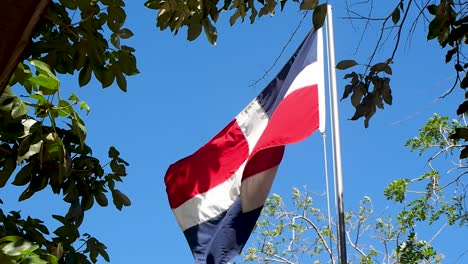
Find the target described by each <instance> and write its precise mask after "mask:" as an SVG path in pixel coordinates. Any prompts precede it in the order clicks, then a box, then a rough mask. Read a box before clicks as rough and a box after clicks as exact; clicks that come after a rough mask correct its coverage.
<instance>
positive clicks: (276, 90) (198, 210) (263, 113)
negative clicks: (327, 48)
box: [165, 29, 325, 264]
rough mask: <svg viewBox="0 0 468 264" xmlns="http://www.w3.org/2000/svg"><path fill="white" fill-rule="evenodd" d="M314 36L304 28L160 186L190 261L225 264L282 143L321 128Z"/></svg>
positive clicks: (320, 74)
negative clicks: (253, 92) (256, 90)
mask: <svg viewBox="0 0 468 264" xmlns="http://www.w3.org/2000/svg"><path fill="white" fill-rule="evenodd" d="M323 102H324V70H323V45H322V32H321V29H319V30H318V31H311V32H310V33H309V34H308V35H307V37H306V39H305V40H304V41H303V42H302V44H301V45H300V46H299V48H298V49H297V50H296V52H295V53H294V55H293V56H292V57H291V58H290V59H289V61H288V62H287V63H286V65H285V66H284V67H283V68H282V69H281V71H280V72H279V74H278V75H277V76H276V77H275V78H274V79H273V80H272V81H271V82H270V83H269V84H268V86H267V87H266V88H265V89H264V90H263V91H262V92H261V93H260V94H259V95H258V96H257V97H256V98H255V99H254V100H253V101H252V102H251V103H250V104H249V105H248V106H247V107H246V108H245V109H244V110H242V112H240V113H239V114H238V115H237V116H236V118H235V119H234V120H232V121H231V122H230V123H229V124H228V125H227V126H226V127H225V128H224V129H223V130H222V131H221V132H219V133H218V134H217V135H216V136H215V137H214V138H213V139H211V140H210V141H209V142H208V143H206V144H205V145H204V146H202V147H201V148H200V149H199V150H197V151H196V152H195V153H193V154H192V155H190V156H188V157H186V158H184V159H181V160H179V161H177V162H176V163H174V164H172V165H171V166H170V167H169V169H168V170H167V172H166V176H165V184H166V191H167V195H168V199H169V204H170V206H171V209H172V211H173V213H174V215H175V217H176V219H177V222H178V224H179V226H180V228H181V229H182V231H183V232H184V235H185V237H186V239H187V241H188V244H189V246H190V249H191V250H192V254H193V255H194V258H195V262H196V263H199V264H205V263H207V264H220V263H227V262H228V261H229V260H230V259H231V258H233V257H235V256H236V255H238V254H239V253H240V252H241V250H242V248H243V246H244V245H245V243H246V242H247V239H248V238H249V236H250V234H251V232H252V230H253V228H254V226H255V223H256V221H257V219H258V217H259V215H260V212H261V210H262V207H263V205H264V203H265V200H266V198H267V196H268V193H269V191H270V188H271V185H272V183H273V179H274V177H275V174H276V171H277V170H278V166H279V164H280V162H281V159H282V157H283V153H284V149H285V145H287V144H290V143H294V142H298V141H301V140H303V139H305V138H306V137H308V136H309V135H310V134H312V132H314V131H315V130H317V129H323V127H324V113H325V111H324V110H325V109H324V103H323Z"/></svg>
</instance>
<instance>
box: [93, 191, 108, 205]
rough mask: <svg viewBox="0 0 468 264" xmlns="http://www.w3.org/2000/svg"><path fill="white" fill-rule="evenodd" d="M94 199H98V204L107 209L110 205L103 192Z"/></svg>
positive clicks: (95, 195)
mask: <svg viewBox="0 0 468 264" xmlns="http://www.w3.org/2000/svg"><path fill="white" fill-rule="evenodd" d="M94 198H95V199H96V202H97V203H98V204H99V205H100V206H102V207H105V206H107V205H108V204H109V201H108V200H107V197H106V195H105V194H104V193H102V192H97V193H95V194H94Z"/></svg>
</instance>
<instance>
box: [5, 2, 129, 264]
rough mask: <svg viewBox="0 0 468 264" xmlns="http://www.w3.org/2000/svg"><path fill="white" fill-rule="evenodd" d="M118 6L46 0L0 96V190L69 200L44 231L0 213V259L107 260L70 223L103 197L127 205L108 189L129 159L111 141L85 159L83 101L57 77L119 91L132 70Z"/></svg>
mask: <svg viewBox="0 0 468 264" xmlns="http://www.w3.org/2000/svg"><path fill="white" fill-rule="evenodd" d="M123 7H124V2H123V1H122V0H100V1H98V0H93V1H89V0H60V1H54V2H52V3H51V4H50V5H49V7H48V10H47V13H46V14H45V19H44V20H43V21H42V23H41V24H40V25H39V27H38V29H37V31H36V35H35V36H34V38H33V41H32V43H31V44H30V46H29V47H28V48H27V50H26V52H25V56H24V61H22V62H20V63H19V64H18V66H17V69H16V71H15V72H14V74H13V76H12V77H11V79H10V82H9V84H8V86H7V88H6V89H5V92H4V93H3V94H1V97H0V188H7V187H6V186H7V185H10V184H11V185H15V186H20V187H22V188H24V191H23V192H22V194H21V195H20V196H19V198H18V200H19V201H23V200H27V199H31V198H32V197H33V196H34V194H36V193H37V192H40V191H47V190H51V191H52V193H53V194H55V195H57V196H59V197H62V198H63V200H64V201H65V202H66V203H67V204H69V209H68V211H67V212H66V213H65V214H64V215H52V217H53V218H54V219H55V220H57V221H58V222H60V226H59V227H58V228H56V229H55V230H54V231H53V232H52V233H50V230H49V228H48V227H47V226H46V225H45V224H44V223H45V221H44V220H41V219H36V218H32V217H30V216H27V217H24V216H22V215H21V214H20V211H11V212H9V213H6V212H4V211H3V210H1V209H0V262H1V263H95V262H96V261H97V259H98V256H101V257H102V258H103V259H104V260H106V261H109V256H108V254H107V252H106V246H105V245H104V244H102V243H101V242H99V241H98V240H97V239H96V238H95V237H93V236H91V235H89V234H83V235H82V234H80V229H79V228H80V226H81V224H82V222H83V221H84V217H85V212H86V211H88V210H90V209H91V208H92V207H93V205H94V202H96V203H97V204H98V205H99V206H103V207H105V206H107V205H108V203H109V199H110V196H109V195H111V196H112V198H111V199H112V201H113V204H114V206H115V207H116V208H117V209H118V210H121V209H122V208H123V207H124V206H129V205H130V204H131V202H130V200H129V198H128V197H127V196H126V195H125V194H124V193H123V192H121V191H120V190H119V189H117V188H116V182H122V180H123V177H125V176H126V175H127V173H126V166H128V165H129V164H128V163H127V162H126V161H125V160H123V159H122V158H121V157H120V153H119V152H118V151H117V149H116V148H115V147H110V148H109V152H108V156H109V159H108V160H107V161H105V162H103V161H101V160H100V159H98V158H97V157H95V156H93V154H92V153H93V151H92V148H91V147H90V146H89V145H87V144H86V136H87V131H86V126H85V124H84V122H83V119H82V117H81V114H82V113H83V112H84V113H86V114H87V113H89V111H90V107H89V106H88V105H87V104H86V102H84V101H82V100H80V99H79V98H78V96H77V95H76V94H74V93H70V94H68V95H65V94H66V93H65V89H64V88H63V87H62V86H61V83H60V79H59V77H60V76H59V75H58V74H69V75H73V74H75V73H78V74H77V75H78V84H79V85H80V86H85V85H87V84H88V83H89V82H90V80H91V77H92V73H94V76H95V77H96V79H97V80H98V81H99V82H100V83H101V84H102V87H103V88H105V87H108V86H110V85H112V83H113V82H114V81H116V83H117V85H118V87H119V88H120V89H121V90H123V91H126V89H127V84H126V77H127V76H131V75H134V74H137V73H138V70H137V68H136V59H135V57H134V55H133V52H134V49H133V48H131V47H128V46H125V45H122V44H121V40H122V39H127V38H129V37H131V36H132V35H133V33H132V32H131V31H130V30H129V29H126V28H124V27H123V24H124V22H125V18H126V14H125V11H124V9H123ZM110 44H112V46H113V47H111V46H110ZM23 186H24V187H23ZM46 187H50V188H46ZM9 188H12V187H9ZM0 202H1V200H0ZM77 246H78V247H77Z"/></svg>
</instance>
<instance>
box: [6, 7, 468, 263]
mask: <svg viewBox="0 0 468 264" xmlns="http://www.w3.org/2000/svg"><path fill="white" fill-rule="evenodd" d="M333 3H336V6H335V7H334V10H335V11H334V12H335V17H334V21H335V45H336V47H335V48H336V58H337V61H340V60H342V59H345V58H352V57H353V58H356V60H358V61H361V62H364V61H365V59H366V52H367V54H369V52H370V48H371V47H372V43H373V41H374V40H375V34H369V35H367V36H366V37H365V38H364V40H363V42H362V45H361V47H360V51H359V52H358V53H357V54H355V50H356V45H357V44H356V43H357V41H358V40H359V39H360V37H361V35H360V32H361V31H360V29H361V28H360V27H359V26H358V25H356V28H353V26H352V25H351V24H350V21H349V20H345V19H342V17H344V16H346V13H345V11H344V6H343V4H342V3H341V1H333ZM333 3H332V4H333ZM126 4H127V8H126V11H127V23H126V26H127V27H128V28H130V29H131V30H132V31H133V32H134V33H135V36H134V37H133V38H131V39H130V40H129V41H127V42H125V44H127V45H129V46H132V47H134V48H136V56H137V60H138V67H139V70H140V72H141V74H139V75H137V76H135V77H131V78H129V79H128V92H127V93H123V92H121V91H120V90H119V89H118V88H117V86H116V85H113V86H112V87H111V88H107V89H105V90H103V89H101V88H100V84H99V83H98V82H97V81H93V82H91V84H89V85H88V86H87V87H85V88H81V89H79V90H78V91H76V94H77V95H78V96H79V97H80V99H83V100H85V101H87V103H88V104H89V105H90V106H91V113H90V114H89V116H88V117H86V118H85V122H86V125H87V128H88V144H89V145H91V146H92V147H93V148H94V152H95V154H97V155H98V156H99V157H102V158H103V159H105V158H106V157H107V150H108V147H109V146H111V145H114V146H116V148H117V149H118V150H119V151H120V152H121V156H122V158H124V159H125V160H127V161H128V162H129V163H130V167H129V168H128V169H127V172H128V176H127V177H126V178H125V182H124V184H120V185H119V186H118V188H119V189H121V190H122V191H123V192H124V193H126V194H127V195H128V196H129V197H130V198H131V200H132V206H131V207H128V208H124V209H123V211H122V212H118V211H117V210H116V209H114V208H113V207H112V206H109V207H108V208H100V207H99V206H98V205H96V206H95V208H93V210H92V211H90V212H89V213H88V214H87V215H86V218H85V222H84V224H83V227H82V233H86V232H88V233H90V234H92V235H93V236H96V237H97V238H98V239H100V240H101V242H103V243H104V244H106V245H107V246H108V253H109V255H110V257H111V263H115V264H126V263H193V258H192V255H191V253H190V250H189V248H188V245H187V243H186V241H185V238H184V236H183V234H182V232H181V231H180V229H179V227H178V225H177V223H176V221H175V218H174V216H173V215H172V212H171V210H170V208H169V204H168V202H167V198H166V193H165V187H164V182H163V178H164V174H165V171H166V169H167V167H168V166H169V165H170V164H171V163H173V162H175V161H177V160H178V159H180V158H183V157H185V156H187V155H189V154H191V153H192V152H194V151H195V150H196V149H197V148H198V147H200V146H201V145H203V144H204V143H205V142H206V141H207V140H209V139H210V138H211V137H213V136H214V135H215V134H216V133H217V132H218V131H219V130H220V129H221V128H223V127H224V126H225V125H226V124H227V122H228V121H230V120H232V118H233V117H234V116H235V115H237V113H238V112H239V111H241V110H242V109H243V108H244V106H246V105H247V104H248V103H249V102H250V101H251V100H252V99H253V98H254V97H255V96H256V95H257V94H258V93H259V92H260V91H261V90H262V88H263V86H264V85H266V83H267V82H268V81H269V80H270V79H271V78H273V77H274V74H276V72H277V71H278V70H279V67H281V66H282V64H283V63H284V62H285V61H286V60H287V59H288V58H289V56H290V55H291V54H292V52H293V50H294V49H295V48H296V47H297V45H298V43H299V42H300V41H301V40H302V38H303V37H304V36H305V34H306V32H307V31H308V30H309V29H310V28H311V19H310V15H309V16H308V17H307V18H306V19H305V21H304V23H303V25H302V26H301V27H300V29H299V31H298V33H297V35H296V36H295V37H294V38H293V40H292V42H291V44H290V45H289V46H288V47H287V49H286V51H285V53H284V55H283V56H282V57H281V58H280V60H279V63H278V65H276V67H275V68H274V69H273V70H272V72H271V73H270V74H269V75H268V76H267V78H266V80H264V81H260V82H259V84H257V85H255V86H250V85H251V84H252V83H254V82H255V81H256V80H258V79H259V78H260V77H262V76H263V74H264V73H265V71H266V70H267V69H268V68H269V67H270V66H271V65H272V63H273V61H274V60H275V58H276V57H277V56H278V54H279V53H280V51H281V49H282V48H283V46H284V45H285V44H286V42H287V41H288V39H289V38H290V36H291V34H292V32H293V31H294V29H295V28H296V25H297V24H298V23H299V21H300V20H301V18H302V13H300V12H298V11H296V10H298V4H296V3H293V2H291V3H288V4H287V6H286V9H285V12H283V13H277V14H276V15H275V16H273V17H263V18H261V19H259V20H258V21H257V22H256V23H255V24H254V25H250V24H249V23H248V20H246V21H245V22H244V23H239V22H240V21H238V23H237V24H236V25H235V26H234V27H230V26H229V24H228V17H227V16H226V17H224V18H225V19H221V20H220V21H219V22H218V24H217V28H218V31H219V34H220V36H219V38H218V45H217V46H212V45H210V44H209V43H208V41H207V40H206V39H205V37H204V35H202V36H201V37H200V38H199V39H197V40H196V41H194V42H188V41H186V39H185V37H186V35H185V31H181V32H180V34H179V35H177V36H175V37H174V36H173V34H172V33H170V32H160V31H159V30H158V29H157V28H156V27H155V17H156V14H155V13H154V12H153V11H152V10H148V9H146V8H145V7H144V6H143V1H126ZM379 4H380V3H379ZM390 10H391V9H386V10H385V11H386V12H389V11H390ZM222 15H227V14H222ZM425 26H427V25H422V24H421V25H420V27H419V28H418V29H419V31H421V30H422V29H423V28H424V27H425ZM376 29H377V27H375V28H371V30H376ZM371 32H375V31H371ZM371 32H370V33H371ZM425 35H426V33H425V32H416V33H415V34H414V36H413V37H412V38H411V39H407V38H406V37H405V38H404V39H403V40H402V45H401V49H400V51H399V52H398V55H397V61H396V62H397V64H396V65H394V66H393V73H394V74H393V76H394V77H393V78H392V82H391V84H392V88H393V98H394V105H393V106H391V107H386V109H385V111H379V112H378V113H377V114H376V115H375V116H374V117H373V118H372V120H371V124H370V127H369V128H367V129H365V128H364V126H363V123H362V121H358V122H353V121H350V120H349V118H350V117H351V116H352V114H353V109H352V107H351V106H350V104H349V103H348V102H347V101H346V102H342V103H340V105H339V107H340V125H341V135H342V137H341V141H342V155H343V173H344V194H345V209H355V208H357V207H358V201H359V200H360V199H362V197H364V196H370V197H372V198H373V201H374V209H375V211H377V212H383V211H384V210H386V208H387V206H389V205H390V204H389V203H387V201H386V200H385V198H384V197H383V188H384V187H385V185H386V184H388V183H389V182H391V181H392V180H393V179H396V178H399V177H404V178H412V177H416V176H419V175H420V174H422V173H423V172H425V170H426V169H427V166H426V163H425V159H424V158H419V157H418V155H417V153H410V152H409V149H407V148H405V147H404V142H405V141H406V140H407V139H409V138H410V137H413V136H415V135H417V129H418V128H419V127H420V126H421V125H422V124H424V123H425V121H426V120H427V119H428V118H429V117H430V116H432V114H433V113H434V112H439V113H441V114H454V112H455V109H456V107H455V105H454V103H456V102H458V101H459V100H461V98H462V97H461V96H460V92H459V91H456V93H455V94H454V95H451V96H449V97H448V98H446V99H443V100H437V98H438V96H439V95H441V94H443V93H444V92H445V91H446V90H447V89H448V88H449V87H450V85H451V81H452V80H453V78H454V76H453V71H452V70H451V66H447V65H445V64H444V63H443V59H444V54H443V53H442V52H440V50H439V48H438V47H437V45H436V43H427V42H426V41H425ZM385 59H386V57H385V56H383V57H381V60H382V61H383V60H385ZM342 77H343V72H338V89H339V90H338V93H339V95H340V96H341V94H342V88H343V87H344V85H345V84H346V83H345V81H344V80H343V79H342ZM77 87H78V81H77V80H76V78H66V79H64V80H63V81H62V89H65V91H72V90H76V89H78V88H77ZM452 116H453V115H452ZM329 138H331V135H330V136H329ZM321 141H322V139H321V137H320V135H319V133H315V134H313V135H312V136H311V137H310V138H309V139H307V140H306V141H304V142H302V143H299V144H295V145H291V146H288V147H287V148H286V154H285V157H284V159H283V162H282V164H281V166H280V170H279V172H278V174H277V178H276V181H275V183H274V186H273V189H272V192H274V193H278V194H280V195H283V196H285V197H289V194H290V192H291V190H292V188H293V187H294V186H296V187H301V186H304V185H307V188H308V189H309V190H311V191H314V192H317V193H323V192H324V190H325V185H324V177H323V175H324V173H323V158H322V156H323V153H322V151H323V147H322V143H321ZM329 152H331V151H329ZM20 191H21V188H16V187H13V188H12V187H11V186H8V187H7V188H3V189H2V194H1V198H2V199H3V200H4V202H5V203H6V204H7V205H6V207H7V208H8V209H16V210H17V209H18V208H21V209H22V213H23V214H25V215H28V214H31V216H33V217H38V218H45V219H48V221H49V222H50V223H52V225H56V224H57V223H56V222H55V221H54V220H51V218H50V217H49V215H50V214H51V213H59V214H63V213H65V212H66V208H65V207H64V206H63V205H62V204H61V202H60V200H57V198H55V197H54V198H51V196H50V195H48V194H47V193H45V192H44V191H43V192H42V193H41V194H39V195H37V196H34V197H33V199H30V200H31V201H26V202H23V203H22V204H21V205H18V204H17V203H15V199H17V197H18V196H17V194H18V193H20ZM15 195H16V196H15ZM44 201H50V203H49V202H48V203H47V204H46V205H44ZM323 209H325V207H324V208H323ZM51 231H53V229H51ZM446 231H447V232H446V233H445V234H444V235H441V236H440V237H438V238H437V239H436V240H435V241H434V245H435V246H436V247H437V248H439V249H440V251H441V252H443V253H445V254H446V255H447V258H446V261H444V263H467V262H468V256H464V257H462V258H461V259H458V262H456V261H457V258H458V256H459V255H460V254H462V253H463V252H464V251H465V250H466V249H467V248H466V246H465V245H464V244H466V234H467V232H466V229H462V231H463V234H461V233H460V231H459V230H457V229H450V228H448V229H446ZM421 235H423V236H424V235H426V236H427V238H426V239H427V240H429V239H430V238H431V237H432V235H433V233H429V232H428V234H421ZM348 250H349V252H352V250H351V249H348Z"/></svg>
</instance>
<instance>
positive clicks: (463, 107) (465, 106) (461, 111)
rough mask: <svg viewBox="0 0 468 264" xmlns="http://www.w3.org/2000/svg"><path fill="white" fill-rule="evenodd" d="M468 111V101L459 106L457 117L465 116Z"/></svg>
mask: <svg viewBox="0 0 468 264" xmlns="http://www.w3.org/2000/svg"><path fill="white" fill-rule="evenodd" d="M466 111H468V101H464V102H463V103H461V104H460V105H459V106H458V109H457V115H461V114H464V113H466Z"/></svg>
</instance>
